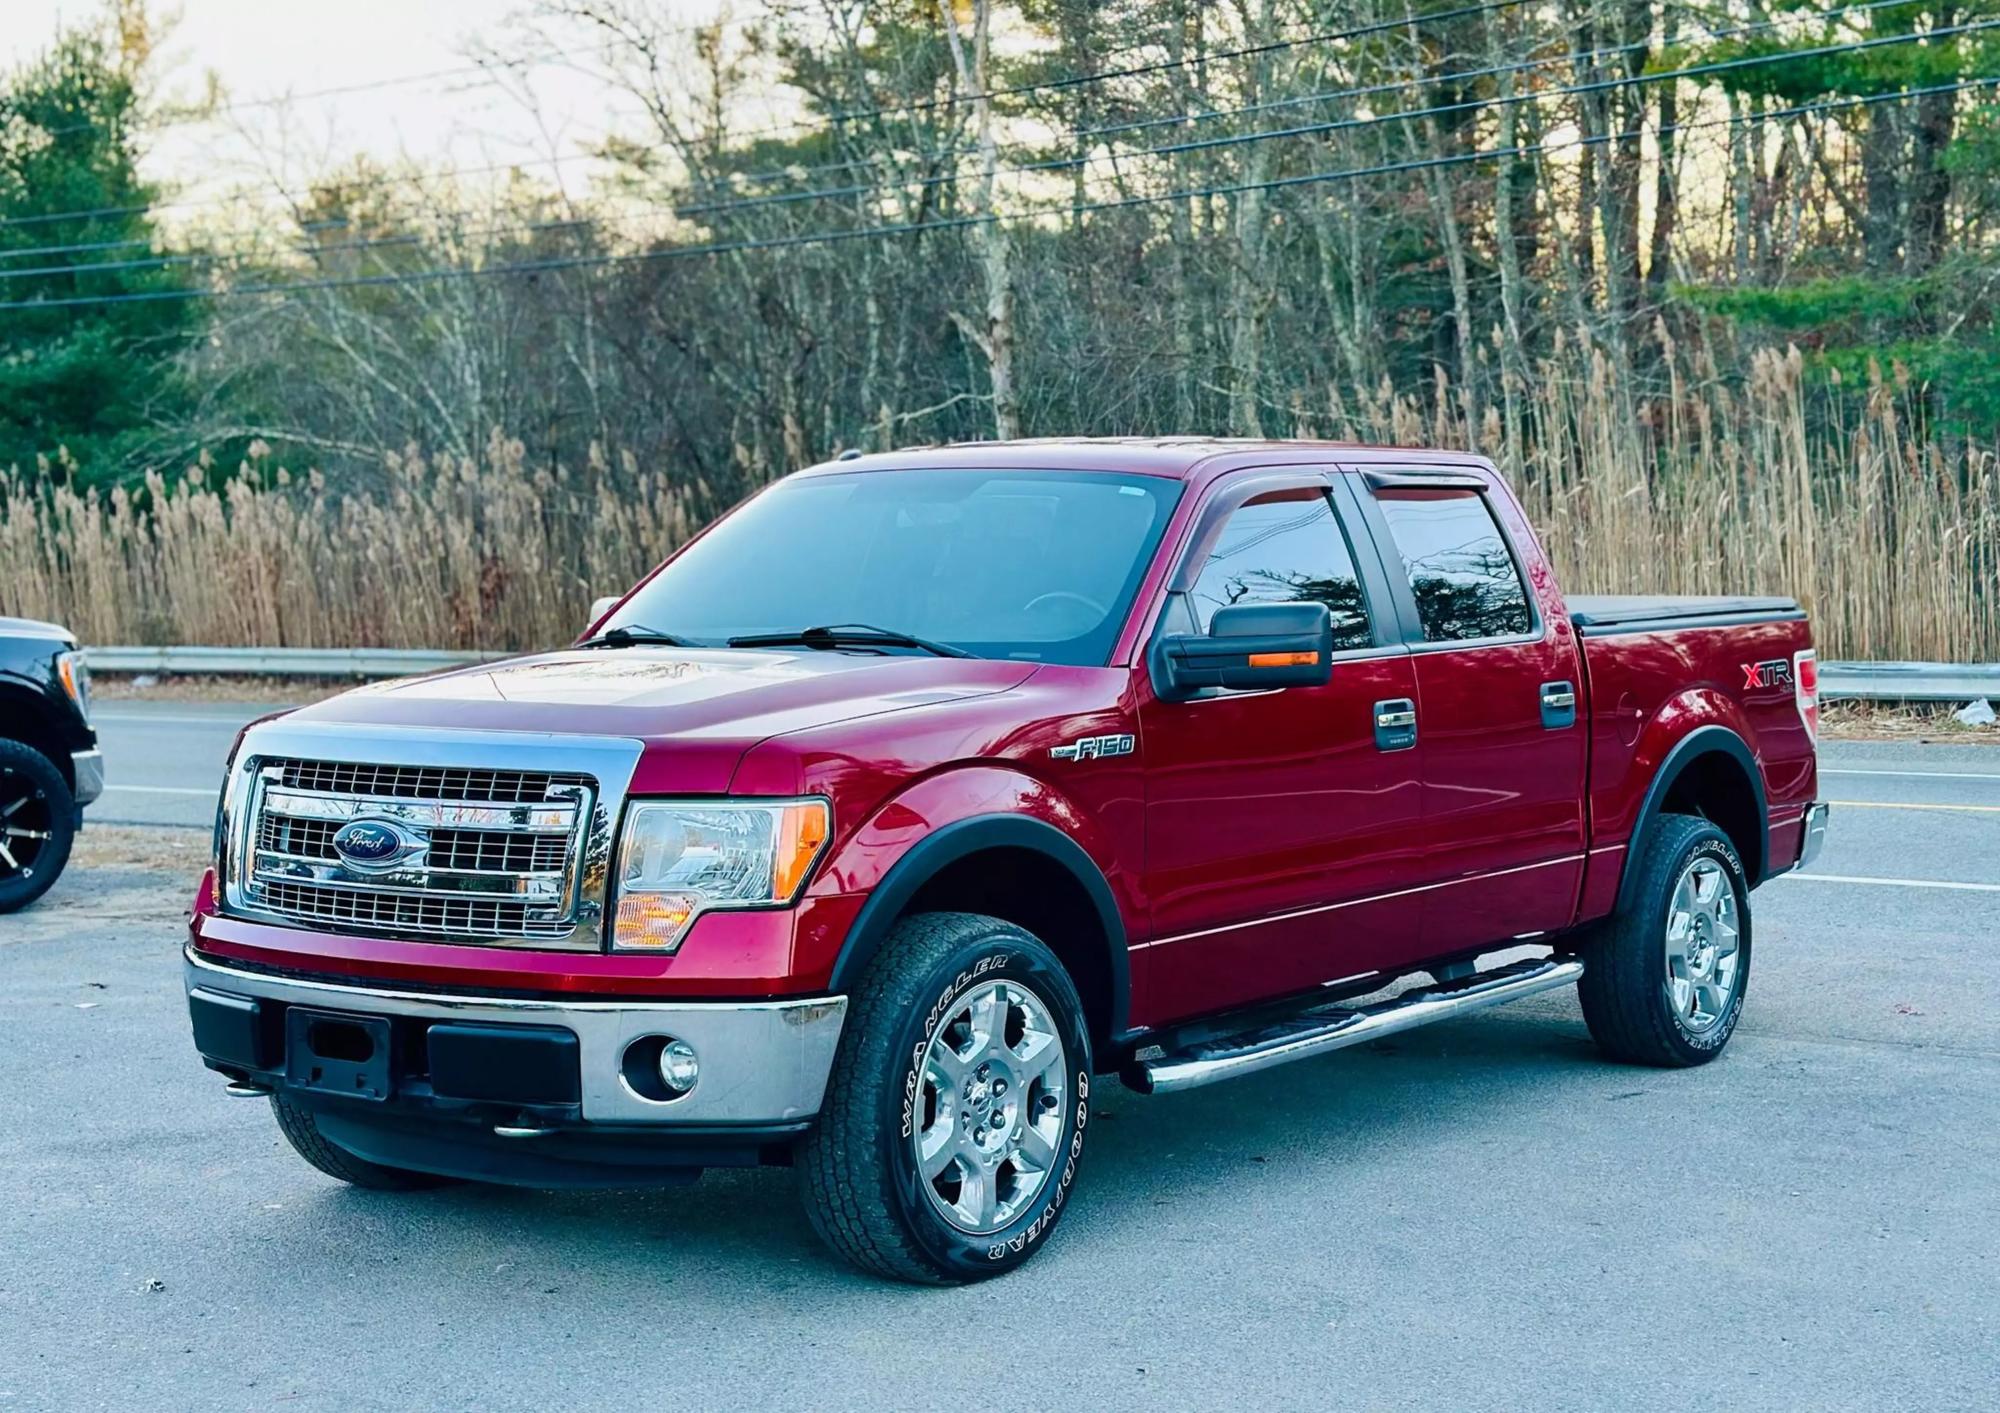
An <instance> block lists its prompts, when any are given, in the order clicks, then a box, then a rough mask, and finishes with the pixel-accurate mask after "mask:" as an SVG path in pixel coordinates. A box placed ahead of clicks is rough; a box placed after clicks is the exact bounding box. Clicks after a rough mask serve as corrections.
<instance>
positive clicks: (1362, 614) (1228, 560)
mask: <svg viewBox="0 0 2000 1413" xmlns="http://www.w3.org/2000/svg"><path fill="white" fill-rule="evenodd" d="M1188 599H1189V603H1190V606H1191V608H1192V610H1193V613H1194V617H1195V625H1196V631H1197V632H1202V633H1206V632H1207V631H1208V621H1209V616H1210V615H1211V614H1213V613H1214V612H1215V610H1216V609H1218V608H1227V607H1230V606H1231V605H1234V604H1240V603H1323V604H1325V605H1326V607H1327V611H1328V612H1329V613H1330V614H1332V615H1333V650H1334V651H1335V652H1344V651H1349V650H1352V649H1355V648H1366V647H1371V646H1373V644H1374V637H1373V635H1372V633H1371V631H1370V629H1369V626H1368V605H1367V603H1366V601H1365V600H1364V599H1363V598H1362V594H1361V581H1360V578H1359V577H1358V576H1357V575H1356V574H1355V572H1354V556H1353V554H1352V552H1351V551H1350V550H1349V548H1348V545H1347V536H1346V535H1345V534H1344V533H1342V531H1341V528H1340V523H1339V522H1338V521H1337V520H1335V519H1334V515H1333V504H1332V502H1331V501H1329V500H1328V499H1327V494H1326V492H1325V491H1324V490H1322V489H1320V488H1318V487H1300V488H1298V489H1296V490H1285V491H1273V492H1271V493H1270V494H1268V495H1262V496H1258V497H1257V498H1256V499H1255V500H1252V501H1248V502H1246V503H1245V504H1244V505H1242V506H1241V507H1239V508H1238V509H1237V510H1236V511H1234V512H1233V513H1232V514H1231V515H1230V517H1229V519H1228V521H1227V522H1226V523H1225V524H1224V525H1223V527H1222V533H1221V535H1220V536H1218V537H1217V539H1216V541H1215V547H1214V548H1213V549H1212V550H1210V551H1209V555H1208V560H1207V562H1206V563H1205V564H1203V565H1202V569H1201V574H1200V576H1199V577H1198V578H1197V579H1196V580H1195V584H1194V589H1193V591H1192V592H1191V593H1190V594H1189V595H1188Z"/></svg>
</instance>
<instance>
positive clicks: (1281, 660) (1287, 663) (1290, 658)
mask: <svg viewBox="0 0 2000 1413" xmlns="http://www.w3.org/2000/svg"><path fill="white" fill-rule="evenodd" d="M1318 661H1319V654H1318V653H1251V654H1250V665H1251V666H1252V667H1311V666H1312V665H1313V664H1314V663H1316V662H1318Z"/></svg>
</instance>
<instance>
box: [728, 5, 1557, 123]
mask: <svg viewBox="0 0 2000 1413" xmlns="http://www.w3.org/2000/svg"><path fill="white" fill-rule="evenodd" d="M1532 3H1534V0H1485V3H1483V4H1478V5H1460V6H1457V7H1456V8H1454V9H1449V10H1433V11H1429V12H1427V13H1424V14H1420V15H1415V14H1412V15H1404V16H1402V17H1400V18H1398V19H1393V20H1377V21H1375V22H1373V23H1371V24H1365V25H1355V26H1351V27H1349V28H1347V29H1335V30H1320V31H1318V32H1316V33H1313V34H1302V35H1298V36H1296V37H1293V38H1289V39H1273V40H1267V41H1265V42H1264V43H1261V44H1249V45H1244V46H1242V47H1240V48H1236V49H1218V50H1215V51H1213V52H1210V53H1203V54H1189V55H1185V56H1183V57H1181V58H1179V59H1160V60H1156V61H1154V62H1152V63H1147V64H1135V65H1132V66H1130V67H1127V68H1123V69H1105V70H1102V71H1100V72H1097V73H1091V74H1069V75H1066V76H1065V77H1063V78H1058V79H1043V80H1041V81H1039V82H1036V83H1024V84H1016V85H1012V86H1010V87H1006V88H989V89H984V90H982V91H979V92H975V93H956V92H954V93H952V94H950V95H948V96H947V97H944V98H918V99H912V100H911V101H909V102H907V103H891V104H885V105H883V106H880V107H876V108H855V109H850V110H848V111H846V112H839V113H830V114H828V115H827V116H826V117H825V118H823V119H821V120H819V122H817V123H807V122H795V123H779V124H776V125H774V126H771V127H765V128H749V129H746V130H744V131H742V132H739V133H735V134H732V136H734V137H735V138H737V139H739V140H740V139H743V138H750V137H770V136H774V135H776V134H780V133H787V132H796V131H798V130H799V129H801V128H805V127H837V126H840V125H842V124H845V123H851V122H856V121H859V120H860V119H862V118H882V117H888V116H891V115H893V114H897V113H922V112H930V111H932V110H933V109H937V108H948V107H952V106H954V105H956V104H960V103H972V102H977V101H980V100H982V99H985V100H990V99H994V98H1019V97H1021V96H1022V95H1024V94H1030V93H1048V92H1054V91H1059V90H1062V89H1067V88H1077V87H1082V86H1086V85H1089V84H1096V83H1109V82H1111V81H1112V80H1114V79H1123V78H1141V77H1144V76H1145V75H1148V74H1157V73H1167V72H1170V71H1172V70H1174V69H1186V68H1196V67H1199V66H1201V65H1204V64H1215V63H1223V62H1227V61H1228V60H1231V59H1248V58H1254V57H1256V56H1257V55H1259V54H1274V53H1278V52H1279V51H1281V50H1286V49H1298V48H1302V47H1304V46H1305V45H1309V44H1331V43H1334V42H1336V41H1338V40H1343V39H1362V38H1365V37H1367V36H1368V35H1371V34H1382V33H1385V32H1387V31H1389V30H1399V29H1408V28H1409V27H1410V26H1412V25H1421V24H1436V23H1438V22H1440V21H1443V20H1458V19H1467V18H1470V17H1471V16H1473V15H1485V14H1491V13H1493V12H1495V11H1498V10H1511V9H1515V8H1516V7H1518V6H1521V5H1526V4H1532Z"/></svg>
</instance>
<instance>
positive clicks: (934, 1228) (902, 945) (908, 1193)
mask: <svg viewBox="0 0 2000 1413" xmlns="http://www.w3.org/2000/svg"><path fill="white" fill-rule="evenodd" d="M1089 1096H1090V1037H1089V1032H1088V1030H1087V1029H1086V1026H1085V1022H1084V1015H1083V1005H1082V1002H1081V1001H1080V1000H1079V999H1078V997H1077V993H1076V987H1075V984H1074V983H1073V982H1072V981H1071V980H1070V977H1069V975H1068V973H1067V972H1066V971H1065V970H1064V969H1063V966H1062V963H1061V962H1060V961H1058V960H1057V958H1056V956H1055V954H1054V953H1053V952H1051V951H1050V950H1049V949H1048V947H1047V946H1045V945H1044V944H1043V943H1042V942H1041V941H1040V940H1039V939H1037V938H1035V937H1033V936H1031V935H1030V934H1028V933H1026V932H1024V931H1022V930H1021V929H1020V928H1018V927H1015V926H1014V925H1013V924H1012V923H1008V922H1003V921H1001V920H1000V919H998V918H991V917H983V916H979V915H976V914H971V913H926V914H922V915H919V916H916V917H912V918H908V919H906V920H905V921H903V922H902V923H900V924H898V926H897V928H896V930H895V932H894V933H892V934H891V936H890V937H889V939H888V941H887V942H886V943H885V944H884V945H883V948H882V952H881V954H880V955H879V956H877V957H876V959H875V961H874V962H873V963H872V964H871V965H870V966H869V968H868V970H867V972H866V973H865V975H864V976H863V979H862V981H861V984H860V985H859V986H857V987H856V988H855V991H854V994H853V995H852V996H851V997H850V998H849V1001H848V1015H847V1027H846V1030H845V1033H844V1034H843V1035H842V1037H841V1043H840V1053H839V1055H838V1057H837V1058H836V1059H835V1061H834V1067H833V1073H832V1075H831V1077H830V1078H829V1080H828V1083H827V1093H826V1100H825V1103H824V1104H823V1106H822V1108H821V1110H820V1116H819V1121H818V1122H817V1123H816V1124H815V1125H814V1126H813V1129H812V1131H811V1132H810V1133H808V1134H807V1136H806V1137H805V1139H804V1140H803V1141H802V1143H801V1145H800V1150H799V1154H798V1166H799V1172H800V1178H801V1188H802V1191H803V1194H804V1198H805V1202H806V1209H807V1212H808V1214H809V1215H810V1217H811V1219H812V1223H813V1226H814V1228H815V1229H816V1230H817V1231H818V1232H819V1234H820V1236H821V1237H822V1238H824V1239H825V1241H826V1242H827V1244H828V1245H829V1246H831V1247H832V1248H833V1249H834V1250H835V1251H836V1252H838V1253H839V1254H840V1255H842V1256H844V1257H846V1258H847V1259H848V1260H850V1261H852V1262H854V1263H855V1264H856V1265H858V1266H861V1267H862V1268H863V1269H865V1270H869V1271H873V1272H874V1273H876V1274H878V1275H883V1276H888V1277H891V1278H893V1279H897V1280H907V1281H918V1282H926V1283H932V1284H948V1283H952V1282H959V1281H971V1280H981V1279H984V1278H985V1277H988V1276H995V1275H999V1274H1001V1273H1002V1272H1005V1271H1009V1270H1011V1269H1013V1268H1014V1267H1015V1266H1018V1265H1019V1264H1021V1262H1023V1261H1025V1260H1027V1259H1028V1257H1030V1256H1032V1255H1033V1254H1034V1253H1035V1252H1036V1251H1037V1250H1039V1249H1040V1248H1041V1246H1042V1244H1043V1243H1044V1242H1045V1241H1046V1240H1047V1239H1048V1235H1049V1233H1050V1231H1052V1230H1053V1229H1054V1227H1055V1225H1056V1221H1057V1219H1058V1218H1059V1217H1060V1216H1061V1214H1062V1210H1063V1207H1064V1205H1065V1203H1066V1202H1067V1200H1068V1198H1069V1195H1070V1189H1071V1186H1072V1184H1073V1183H1074V1182H1075V1180H1076V1173H1077V1165H1078V1162H1079V1160H1080V1159H1081V1158H1082V1156H1083V1140H1084V1134H1085V1130H1086V1126H1087V1124H1088V1122H1089Z"/></svg>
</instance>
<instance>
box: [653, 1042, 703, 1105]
mask: <svg viewBox="0 0 2000 1413" xmlns="http://www.w3.org/2000/svg"><path fill="white" fill-rule="evenodd" d="M700 1077H701V1061H700V1060H697V1059H696V1058H695V1054H694V1046H692V1045H690V1044H688V1043H687V1041H685V1040H669V1041H668V1042H667V1043H666V1044H665V1045H664V1046H663V1047H661V1050H660V1082H661V1083H663V1084H665V1085H666V1086H667V1088H669V1089H671V1090H672V1091H673V1092H674V1093H676V1094H685V1093H687V1092H688V1091H689V1090H690V1089H692V1088H694V1082H695V1080H697V1079H699V1078H700Z"/></svg>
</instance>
